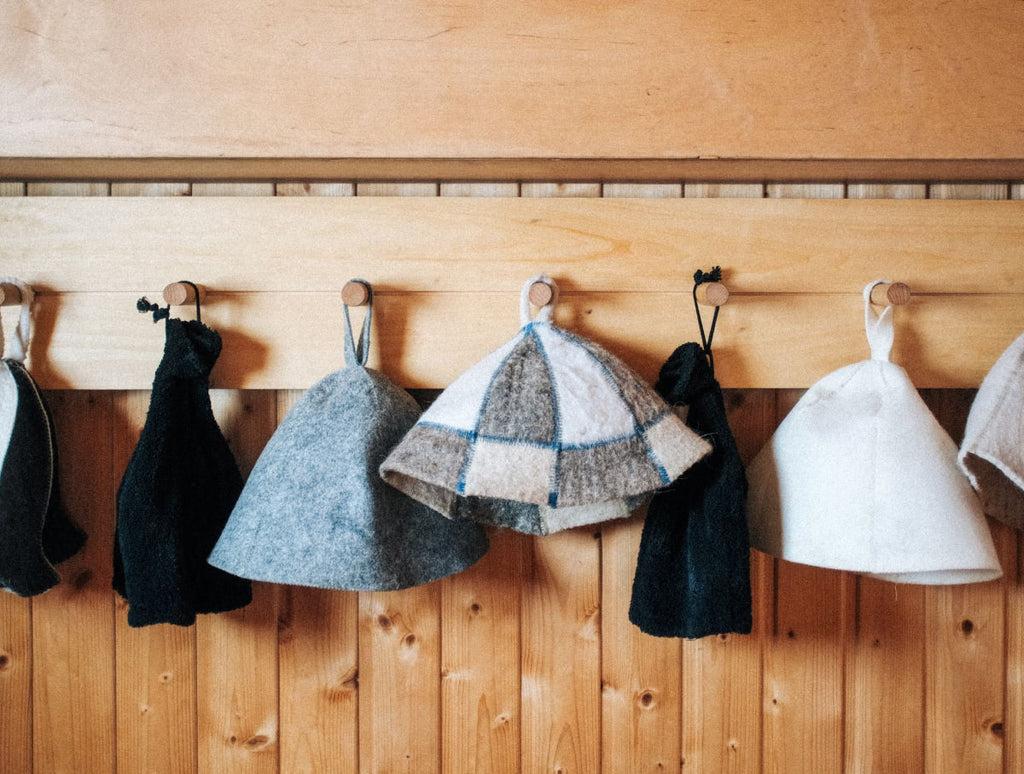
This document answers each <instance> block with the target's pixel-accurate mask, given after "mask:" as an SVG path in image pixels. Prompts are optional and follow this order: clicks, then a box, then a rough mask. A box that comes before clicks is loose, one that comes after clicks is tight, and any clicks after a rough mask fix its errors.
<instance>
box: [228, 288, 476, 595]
mask: <svg viewBox="0 0 1024 774" xmlns="http://www.w3.org/2000/svg"><path fill="white" fill-rule="evenodd" d="M372 304H373V297H372V292H371V294H370V300H369V306H367V311H366V318H365V320H364V323H363V330H362V333H361V335H360V337H359V343H358V345H356V344H355V343H354V342H353V340H352V329H351V322H350V320H349V312H348V307H345V309H344V318H345V361H346V366H345V367H344V368H342V369H341V370H340V371H335V372H334V373H332V374H330V375H329V376H327V377H325V378H324V379H322V380H320V382H318V383H317V384H315V385H313V386H312V387H311V388H310V389H309V390H308V391H307V392H306V394H305V395H304V396H303V397H302V399H301V400H300V401H299V402H298V403H297V404H296V405H295V407H294V408H293V409H292V410H291V411H290V412H289V413H288V416H287V417H286V418H285V420H284V422H283V423H282V424H281V426H280V427H279V428H278V430H277V432H275V433H274V435H273V437H272V438H271V439H270V442H269V443H268V444H267V447H266V449H264V451H263V453H262V454H261V455H260V458H259V460H258V461H257V462H256V466H255V467H254V468H253V471H252V474H251V475H250V476H249V480H248V482H247V483H246V485H245V489H244V490H243V491H242V494H241V497H239V499H238V503H237V504H236V505H235V509H234V511H233V512H232V514H231V518H230V519H229V520H228V524H227V526H226V527H225V529H224V532H223V533H222V534H221V537H220V540H219V541H218V543H217V545H216V547H215V548H214V550H213V553H212V554H211V555H210V564H212V565H214V566H215V567H219V568H221V569H222V570H226V571H227V572H230V573H233V574H234V575H239V576H241V577H243V578H252V579H253V580H261V581H270V582H273V583H287V584H295V585H299V586H317V587H321V588H330V589H353V590H360V589H365V590H390V589H401V588H407V587H409V586H416V585H419V584H422V583H428V582H429V581H432V580H436V579H437V578H442V577H444V576H446V575H451V574H453V573H457V572H460V571H461V570H464V569H466V568H467V567H469V566H470V565H471V564H473V563H474V562H475V561H477V560H478V559H479V558H480V557H481V556H483V555H484V553H485V552H486V551H487V536H486V535H485V533H484V532H483V530H482V529H481V528H480V527H479V526H477V525H476V524H472V523H468V522H452V521H450V520H448V519H445V518H443V517H441V516H440V515H439V514H438V513H436V512H435V511H432V510H431V509H430V508H427V507H426V506H424V505H421V504H420V503H418V502H416V501H415V500H412V499H411V498H409V497H407V496H406V495H404V494H402V493H401V492H399V491H398V490H397V489H393V488H392V487H390V486H388V485H387V484H385V483H384V482H383V481H381V479H380V477H379V476H378V475H377V468H378V466H379V465H380V463H381V462H382V461H383V460H384V457H385V456H386V455H387V453H388V452H389V451H390V450H391V448H392V447H393V446H394V445H395V444H397V443H398V441H399V440H400V439H401V438H402V436H403V435H404V434H405V433H406V431H408V430H409V428H411V427H412V426H413V425H414V424H415V422H416V420H417V418H418V417H419V415H420V413H421V412H420V408H419V405H418V404H417V403H416V401H415V400H414V399H413V397H412V396H411V395H409V393H407V392H406V391H405V390H403V389H401V388H399V387H398V386H396V385H395V384H394V383H393V382H391V381H390V380H389V379H388V378H387V377H386V376H384V375H383V374H381V373H379V372H377V371H374V370H372V369H369V368H366V366H365V364H366V360H367V356H368V353H369V348H370V347H369V341H370V320H371V310H372Z"/></svg>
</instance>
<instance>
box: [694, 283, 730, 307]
mask: <svg viewBox="0 0 1024 774" xmlns="http://www.w3.org/2000/svg"><path fill="white" fill-rule="evenodd" d="M728 300H729V288H727V287H726V286H725V285H723V284H722V283H721V282H702V283H701V284H699V285H698V286H697V303H698V304H701V305H702V306H722V304H724V303H725V302H726V301H728Z"/></svg>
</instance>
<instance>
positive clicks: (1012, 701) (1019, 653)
mask: <svg viewBox="0 0 1024 774" xmlns="http://www.w3.org/2000/svg"><path fill="white" fill-rule="evenodd" d="M1010 198H1011V199H1018V200H1019V199H1024V183H1013V184H1012V185H1011V186H1010ZM1016 542H1017V545H1016V548H1017V561H1016V563H1015V564H1014V566H1013V567H1009V566H1006V565H1004V566H1003V572H1005V573H1006V575H1007V577H1006V591H1007V599H1006V707H1005V721H1004V723H1005V737H1004V739H1003V749H1004V750H1005V757H1004V761H1003V771H1005V772H1015V771H1024V535H1021V534H1018V535H1017V540H1016Z"/></svg>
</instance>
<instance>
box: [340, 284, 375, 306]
mask: <svg viewBox="0 0 1024 774" xmlns="http://www.w3.org/2000/svg"><path fill="white" fill-rule="evenodd" d="M341 300H342V303H344V304H345V305H346V306H366V303H367V302H368V301H369V300H370V288H369V286H368V285H367V284H366V283H365V282H362V281H361V280H349V281H348V282H346V283H345V286H344V287H343V288H342V289H341Z"/></svg>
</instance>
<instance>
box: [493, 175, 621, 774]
mask: <svg viewBox="0 0 1024 774" xmlns="http://www.w3.org/2000/svg"><path fill="white" fill-rule="evenodd" d="M522 195H523V196H600V195H601V187H600V186H599V185H597V184H573V183H568V184H557V183H550V184H548V183H531V184H526V183H524V184H523V186H522ZM510 333H511V332H510ZM530 545H531V552H530V557H529V563H528V565H529V567H528V571H527V576H526V578H525V581H524V584H523V589H522V598H523V602H522V616H523V646H522V648H523V654H522V712H523V731H522V733H523V738H522V749H523V770H524V771H527V772H560V773H561V774H577V772H580V773H587V774H589V772H594V771H597V770H598V769H599V767H600V765H601V740H600V737H601V693H600V681H601V642H600V637H601V548H600V527H599V526H597V525H595V526H592V527H581V528H579V529H573V530H568V531H566V532H559V533H557V534H555V535H548V536H546V537H543V538H534V539H533V540H532V541H531V543H530Z"/></svg>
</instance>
